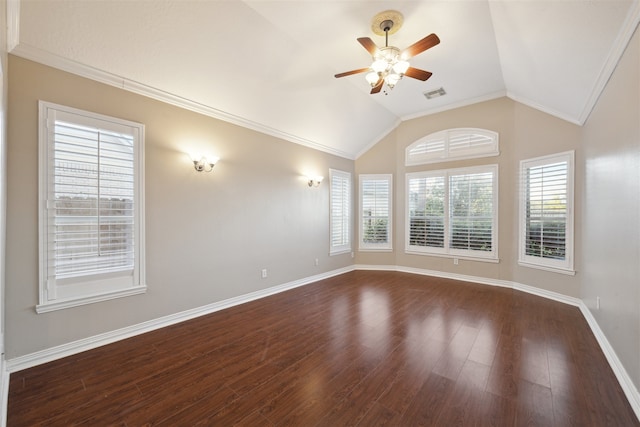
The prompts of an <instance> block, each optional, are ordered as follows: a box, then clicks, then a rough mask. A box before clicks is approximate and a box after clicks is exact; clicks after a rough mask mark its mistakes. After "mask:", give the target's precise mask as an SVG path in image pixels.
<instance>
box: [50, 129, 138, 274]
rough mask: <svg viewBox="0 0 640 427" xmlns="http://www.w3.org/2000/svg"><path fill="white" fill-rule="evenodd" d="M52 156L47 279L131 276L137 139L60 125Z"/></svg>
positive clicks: (133, 244)
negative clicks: (102, 275)
mask: <svg viewBox="0 0 640 427" xmlns="http://www.w3.org/2000/svg"><path fill="white" fill-rule="evenodd" d="M51 155H52V157H53V159H52V162H53V168H52V169H51V170H50V172H51V175H50V179H51V181H52V183H53V185H52V186H51V192H50V197H49V199H48V204H49V208H48V209H47V212H48V217H49V224H53V227H51V228H50V230H49V235H50V239H51V240H52V241H53V244H52V245H50V246H49V248H48V261H49V266H50V269H53V270H54V271H52V272H50V273H49V274H52V275H53V276H55V277H56V278H57V279H61V278H65V277H76V276H82V275H89V274H100V273H107V272H122V271H129V272H132V271H133V268H134V247H135V239H134V222H133V218H134V215H133V214H134V207H135V200H134V191H133V186H134V166H135V163H134V151H133V137H132V136H131V135H127V134H122V133H116V132H111V131H108V130H104V129H99V128H94V127H88V126H80V125H75V124H73V123H68V122H65V121H62V120H56V121H55V122H54V141H53V147H52V148H51Z"/></svg>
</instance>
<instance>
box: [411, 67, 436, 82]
mask: <svg viewBox="0 0 640 427" xmlns="http://www.w3.org/2000/svg"><path fill="white" fill-rule="evenodd" d="M432 74H433V73H431V72H430V71H425V70H421V69H419V68H413V67H409V68H407V71H405V72H404V75H405V76H407V77H411V78H413V79H418V80H422V81H425V80H427V79H428V78H429V77H431V75H432Z"/></svg>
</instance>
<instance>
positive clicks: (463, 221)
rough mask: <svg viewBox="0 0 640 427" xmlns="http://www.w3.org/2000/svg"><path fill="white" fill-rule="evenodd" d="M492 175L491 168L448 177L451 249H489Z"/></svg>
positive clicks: (490, 241) (491, 217) (490, 246)
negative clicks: (482, 171)
mask: <svg viewBox="0 0 640 427" xmlns="http://www.w3.org/2000/svg"><path fill="white" fill-rule="evenodd" d="M493 179H494V177H493V173H491V172H485V173H473V174H464V175H451V176H450V177H449V203H450V208H449V218H450V219H449V227H450V240H449V247H450V248H451V249H462V250H471V251H491V250H492V240H493V238H492V235H493V230H492V227H493Z"/></svg>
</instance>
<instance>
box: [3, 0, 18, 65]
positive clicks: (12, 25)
mask: <svg viewBox="0 0 640 427" xmlns="http://www.w3.org/2000/svg"><path fill="white" fill-rule="evenodd" d="M6 10H7V46H6V48H7V51H8V52H11V51H12V50H13V49H15V47H16V46H17V45H18V41H19V39H20V0H7V9H6Z"/></svg>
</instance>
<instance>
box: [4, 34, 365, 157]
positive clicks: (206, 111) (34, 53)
mask: <svg viewBox="0 0 640 427" xmlns="http://www.w3.org/2000/svg"><path fill="white" fill-rule="evenodd" d="M9 53H11V54H12V55H15V56H19V57H21V58H24V59H28V60H30V61H34V62H38V63H40V64H43V65H47V66H49V67H53V68H56V69H58V70H62V71H65V72H68V73H71V74H75V75H77V76H80V77H84V78H87V79H90V80H94V81H97V82H99V83H104V84H107V85H110V86H114V87H117V88H119V89H122V90H126V91H128V92H132V93H135V94H138V95H142V96H146V97H148V98H151V99H155V100H157V101H161V102H164V103H166V104H170V105H174V106H176V107H180V108H184V109H185V110H189V111H193V112H195V113H199V114H202V115H205V116H209V117H212V118H214V119H218V120H222V121H225V122H227V123H231V124H234V125H237V126H241V127H243V128H246V129H250V130H253V131H256V132H260V133H263V134H266V135H270V136H273V137H276V138H279V139H282V140H285V141H289V142H293V143H295V144H298V145H303V146H305V147H308V148H312V149H314V150H318V151H322V152H325V153H328V154H332V155H335V156H338V157H342V158H346V159H349V160H354V159H355V156H354V154H353V153H350V152H347V151H343V150H337V149H334V148H332V147H328V146H326V145H323V144H320V143H318V142H315V141H311V140H308V139H305V138H301V137H298V136H296V135H293V134H290V133H287V132H283V131H280V130H278V129H274V128H272V127H269V126H266V125H264V124H262V123H258V122H255V121H252V120H249V119H246V118H244V117H240V116H237V115H234V114H231V113H228V112H226V111H222V110H219V109H217V108H214V107H211V106H208V105H205V104H201V103H199V102H196V101H193V100H190V99H187V98H184V97H181V96H179V95H176V94H173V93H170V92H166V91H164V90H161V89H158V88H155V87H152V86H149V85H145V84H143V83H140V82H137V81H134V80H130V79H127V78H125V77H122V76H118V75H116V74H112V73H109V72H106V71H103V70H99V69H97V68H94V67H91V66H88V65H85V64H82V63H79V62H76V61H72V60H70V59H67V58H63V57H61V56H58V55H55V54H52V53H50V52H46V51H44V50H41V49H38V48H35V47H33V46H30V45H27V44H24V43H19V44H17V45H16V46H15V47H14V48H13V49H12V50H11V51H10V52H9Z"/></svg>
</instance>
